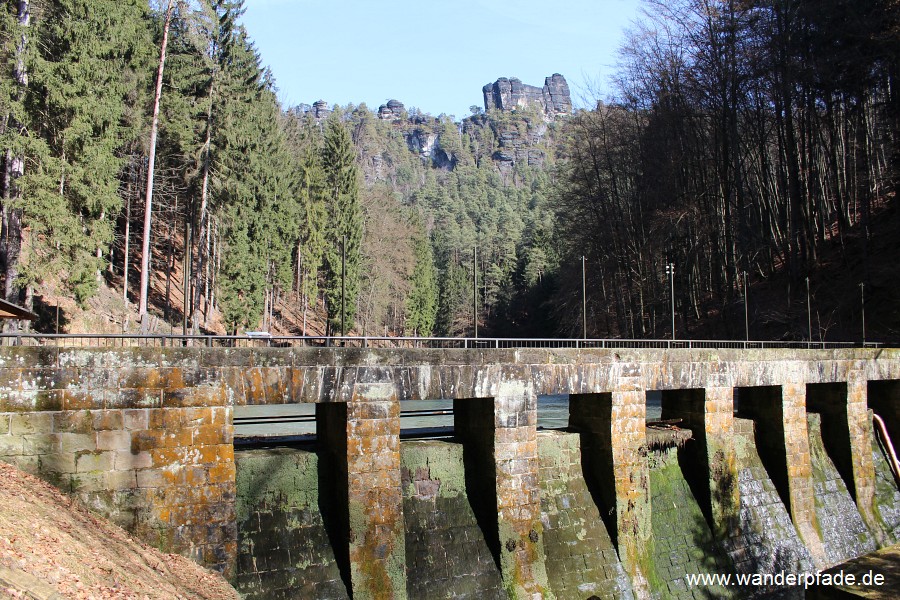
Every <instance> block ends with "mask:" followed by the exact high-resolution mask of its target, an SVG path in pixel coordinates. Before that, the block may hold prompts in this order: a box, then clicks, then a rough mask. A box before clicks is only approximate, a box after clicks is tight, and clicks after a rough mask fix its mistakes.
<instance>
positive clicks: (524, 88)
mask: <svg viewBox="0 0 900 600" xmlns="http://www.w3.org/2000/svg"><path fill="white" fill-rule="evenodd" d="M481 91H482V93H483V94H484V108H485V110H490V109H492V108H497V109H500V110H513V109H516V108H525V107H528V106H536V107H539V108H540V109H541V111H542V112H543V113H544V115H545V117H546V118H547V119H554V118H555V117H557V116H560V115H567V114H569V113H571V112H572V97H571V94H570V92H569V84H568V83H566V78H565V77H563V76H562V75H560V74H559V73H554V74H553V75H551V76H550V77H547V78H546V79H544V87H542V88H539V87H537V86H534V85H528V84H524V83H522V81H521V80H520V79H517V78H515V77H511V78H506V77H501V78H500V79H498V80H497V81H495V82H494V83H489V84H487V85H485V86H484V87H483V88H482V90H481Z"/></svg>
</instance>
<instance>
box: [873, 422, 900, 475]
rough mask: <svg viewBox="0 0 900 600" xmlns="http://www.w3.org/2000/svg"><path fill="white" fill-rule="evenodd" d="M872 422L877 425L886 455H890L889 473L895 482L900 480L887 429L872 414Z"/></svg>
mask: <svg viewBox="0 0 900 600" xmlns="http://www.w3.org/2000/svg"><path fill="white" fill-rule="evenodd" d="M872 420H873V421H875V423H876V424H877V425H878V429H879V433H881V439H882V440H883V441H884V445H885V447H886V448H887V450H888V454H889V455H890V459H891V460H890V462H891V471H893V472H894V477H896V478H897V480H900V462H898V461H897V453H896V452H895V451H894V444H892V443H891V436H890V435H888V431H887V427H886V426H885V424H884V421H883V420H882V419H881V417H879V416H878V415H876V414H875V413H872Z"/></svg>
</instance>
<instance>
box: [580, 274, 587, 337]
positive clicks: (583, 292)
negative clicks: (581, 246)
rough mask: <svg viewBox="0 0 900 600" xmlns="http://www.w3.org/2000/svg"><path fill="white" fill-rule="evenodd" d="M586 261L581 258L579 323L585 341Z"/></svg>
mask: <svg viewBox="0 0 900 600" xmlns="http://www.w3.org/2000/svg"><path fill="white" fill-rule="evenodd" d="M586 262H587V259H586V258H585V257H584V256H582V257H581V323H582V325H583V328H582V333H583V335H582V338H583V339H585V340H586V339H587V267H586V265H585V263H586Z"/></svg>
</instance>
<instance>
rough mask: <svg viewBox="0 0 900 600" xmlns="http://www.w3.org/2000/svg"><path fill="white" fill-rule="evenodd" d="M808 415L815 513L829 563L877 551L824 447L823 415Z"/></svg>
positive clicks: (871, 536) (837, 562)
mask: <svg viewBox="0 0 900 600" xmlns="http://www.w3.org/2000/svg"><path fill="white" fill-rule="evenodd" d="M807 419H808V423H809V426H808V430H809V446H810V456H811V461H812V468H813V483H814V488H813V489H814V493H815V496H814V498H815V508H816V516H817V518H818V523H819V527H820V530H821V532H822V542H823V544H824V546H825V555H826V557H827V559H828V563H829V564H828V566H829V567H832V566H834V565H838V564H840V563H842V562H846V561H848V560H850V559H853V558H857V557H859V556H862V555H863V554H867V553H869V552H874V551H875V550H876V549H877V546H876V544H875V538H874V536H873V535H872V533H871V532H870V531H869V529H868V528H867V527H866V524H865V523H864V522H863V519H862V517H861V516H860V514H859V511H858V510H857V508H856V505H855V504H854V503H853V498H851V497H850V492H848V491H847V485H846V484H845V483H844V480H843V479H841V476H840V474H839V473H838V470H837V469H836V468H835V466H834V463H833V462H832V460H831V458H830V457H829V456H828V453H827V451H826V450H825V444H824V442H823V441H822V416H821V415H819V414H816V413H809V414H808V415H807Z"/></svg>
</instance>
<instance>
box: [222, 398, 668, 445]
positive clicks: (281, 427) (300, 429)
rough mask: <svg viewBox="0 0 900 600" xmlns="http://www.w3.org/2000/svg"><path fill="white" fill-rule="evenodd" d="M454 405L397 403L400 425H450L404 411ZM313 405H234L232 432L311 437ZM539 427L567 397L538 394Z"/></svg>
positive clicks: (653, 410)
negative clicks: (245, 421) (243, 421)
mask: <svg viewBox="0 0 900 600" xmlns="http://www.w3.org/2000/svg"><path fill="white" fill-rule="evenodd" d="M660 403H661V394H660V393H659V392H648V393H647V419H648V420H652V419H658V418H659V417H660V412H661V409H660ZM452 408H453V401H452V400H408V401H402V402H401V403H400V410H401V411H402V413H404V414H403V415H402V416H401V420H400V426H401V428H402V430H403V431H404V433H413V432H412V431H411V430H416V429H423V430H425V429H434V428H443V427H453V415H451V414H447V415H440V416H411V415H408V414H406V413H409V412H413V411H422V410H450V409H452ZM315 414H316V407H315V405H314V404H269V405H261V406H236V407H235V408H234V416H235V419H236V420H235V428H234V431H235V435H236V436H238V437H252V438H262V437H265V438H267V437H289V436H311V435H315V433H316V424H315V420H314V417H315ZM273 417H278V418H280V419H285V420H287V419H292V418H293V419H296V418H298V417H299V418H307V419H309V420H308V421H300V422H297V421H294V422H277V421H278V419H272V418H273ZM250 418H252V419H260V418H262V419H266V420H272V421H275V422H267V423H253V424H243V423H241V422H240V421H241V420H242V419H250ZM537 424H538V428H542V429H564V428H565V427H567V426H568V424H569V396H568V394H557V395H551V396H538V423H537Z"/></svg>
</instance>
